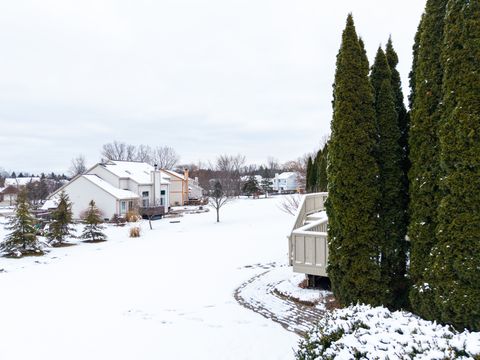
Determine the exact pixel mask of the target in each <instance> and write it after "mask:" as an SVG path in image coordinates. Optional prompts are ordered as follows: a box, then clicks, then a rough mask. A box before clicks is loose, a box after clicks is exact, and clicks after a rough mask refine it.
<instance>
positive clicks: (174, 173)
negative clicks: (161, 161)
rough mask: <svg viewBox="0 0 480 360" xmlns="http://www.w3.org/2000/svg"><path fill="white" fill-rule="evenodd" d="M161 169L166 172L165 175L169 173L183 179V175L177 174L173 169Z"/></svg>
mask: <svg viewBox="0 0 480 360" xmlns="http://www.w3.org/2000/svg"><path fill="white" fill-rule="evenodd" d="M161 171H162V172H163V173H166V174H167V175H166V176H169V175H171V176H174V177H177V178H179V179H182V180H184V179H185V175H183V174H179V173H177V172H175V171H173V170H166V169H161Z"/></svg>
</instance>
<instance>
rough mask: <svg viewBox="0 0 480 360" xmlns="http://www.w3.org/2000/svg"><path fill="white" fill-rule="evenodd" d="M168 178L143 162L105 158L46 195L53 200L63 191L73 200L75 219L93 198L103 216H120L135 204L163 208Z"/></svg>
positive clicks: (167, 203)
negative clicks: (107, 159)
mask: <svg viewBox="0 0 480 360" xmlns="http://www.w3.org/2000/svg"><path fill="white" fill-rule="evenodd" d="M169 180H170V179H169V178H168V177H167V176H166V175H163V174H162V173H161V171H159V170H157V169H155V168H154V167H153V166H151V165H149V164H147V163H142V162H134V161H107V162H106V163H99V164H96V165H95V166H93V167H92V168H90V169H89V170H87V171H86V172H85V173H84V174H83V175H79V176H77V177H75V178H73V179H72V180H71V181H70V182H69V183H67V184H66V185H64V186H62V187H61V188H60V189H58V190H57V191H56V192H54V193H53V194H52V195H50V197H49V199H50V200H54V199H56V198H58V195H59V194H60V192H61V191H65V192H66V193H67V195H68V196H69V198H70V200H71V201H72V203H73V206H72V211H73V216H74V218H77V219H78V218H80V217H81V215H82V212H83V211H85V210H86V209H87V208H88V204H89V202H90V201H91V200H94V201H95V203H96V205H97V206H98V208H99V209H100V210H101V211H102V213H103V216H104V217H105V218H112V217H113V216H114V215H118V216H124V215H125V214H126V213H127V212H128V211H129V210H131V209H133V208H138V207H140V209H147V208H150V209H153V208H158V209H159V210H160V209H161V210H162V211H164V210H165V209H166V208H168V206H169V204H170V199H169V196H170V181H169ZM50 203H51V202H49V204H50ZM165 212H166V211H165Z"/></svg>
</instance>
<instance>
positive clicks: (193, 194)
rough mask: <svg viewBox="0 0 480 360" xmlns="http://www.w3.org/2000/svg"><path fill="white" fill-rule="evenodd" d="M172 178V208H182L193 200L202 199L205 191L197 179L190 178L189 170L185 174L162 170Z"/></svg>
mask: <svg viewBox="0 0 480 360" xmlns="http://www.w3.org/2000/svg"><path fill="white" fill-rule="evenodd" d="M160 171H161V172H162V173H163V174H165V175H166V176H168V177H169V178H170V206H179V205H180V206H181V205H185V204H187V203H188V201H189V200H191V199H200V198H201V197H202V195H203V189H202V188H201V187H200V185H199V184H198V180H197V179H195V180H194V179H191V178H190V177H189V176H188V170H187V169H185V171H184V173H183V174H179V173H177V172H175V171H172V170H164V169H161V170H160Z"/></svg>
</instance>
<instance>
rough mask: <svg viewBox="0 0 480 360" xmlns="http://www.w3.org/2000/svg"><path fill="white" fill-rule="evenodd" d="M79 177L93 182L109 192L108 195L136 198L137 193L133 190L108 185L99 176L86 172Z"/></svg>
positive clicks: (119, 197) (120, 197)
mask: <svg viewBox="0 0 480 360" xmlns="http://www.w3.org/2000/svg"><path fill="white" fill-rule="evenodd" d="M81 177H83V178H85V179H87V180H88V181H90V182H92V183H94V184H95V185H97V186H98V187H99V188H101V189H102V190H104V191H106V192H107V193H109V194H110V195H112V196H113V197H115V198H117V199H137V198H138V195H137V194H135V193H134V192H133V191H130V190H122V189H119V188H116V187H115V186H112V185H110V184H109V183H108V182H106V181H105V180H102V179H101V178H99V177H98V176H97V175H91V174H86V175H82V176H81Z"/></svg>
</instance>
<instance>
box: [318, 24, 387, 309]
mask: <svg viewBox="0 0 480 360" xmlns="http://www.w3.org/2000/svg"><path fill="white" fill-rule="evenodd" d="M368 71H369V69H368V60H367V57H366V53H365V50H364V48H363V46H362V44H361V43H360V41H359V38H358V37H357V34H356V31H355V26H354V23H353V18H352V16H351V15H349V16H348V19H347V24H346V27H345V30H344V31H343V34H342V44H341V47H340V51H339V53H338V55H337V67H336V73H335V82H334V92H333V120H332V124H331V130H332V134H331V139H330V142H329V149H328V151H329V155H328V162H329V165H328V189H329V196H328V201H327V214H328V219H329V230H328V239H329V240H328V241H329V265H328V274H329V277H330V280H331V282H332V289H333V292H334V294H335V297H336V298H337V299H338V300H339V301H340V303H341V304H343V305H346V304H350V303H356V302H363V303H369V304H373V305H380V304H382V303H384V299H385V294H386V293H387V291H388V287H387V284H386V283H385V281H384V280H383V279H382V276H381V275H382V274H381V266H380V252H379V247H380V246H379V245H380V244H379V240H378V239H379V224H378V219H377V215H378V203H379V198H380V192H379V189H378V185H379V184H378V177H379V170H378V166H377V163H376V160H375V148H376V126H375V110H374V106H373V92H372V87H371V85H370V82H369V79H368Z"/></svg>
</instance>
